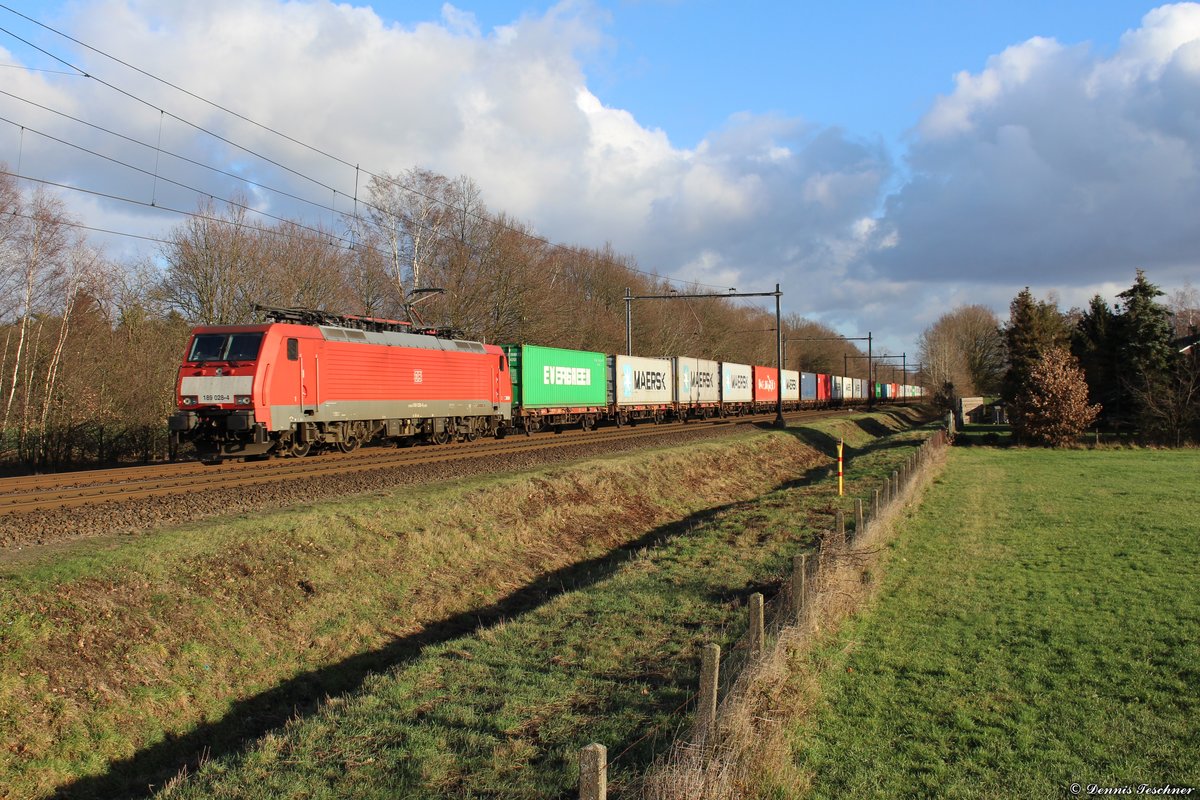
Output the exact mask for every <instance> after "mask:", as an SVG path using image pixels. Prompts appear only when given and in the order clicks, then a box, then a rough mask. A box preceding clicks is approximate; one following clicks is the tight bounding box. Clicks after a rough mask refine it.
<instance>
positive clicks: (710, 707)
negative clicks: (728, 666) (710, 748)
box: [696, 644, 721, 742]
mask: <svg viewBox="0 0 1200 800" xmlns="http://www.w3.org/2000/svg"><path fill="white" fill-rule="evenodd" d="M720 670H721V646H720V645H717V644H706V645H704V651H703V654H702V655H701V657H700V705H699V707H698V708H697V709H696V733H697V737H696V738H698V739H699V740H700V741H702V742H707V741H708V739H709V737H710V736H711V735H712V732H713V730H714V729H715V728H716V726H717V686H718V685H719V684H718V683H717V680H718V678H719V677H720Z"/></svg>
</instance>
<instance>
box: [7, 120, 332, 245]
mask: <svg viewBox="0 0 1200 800" xmlns="http://www.w3.org/2000/svg"><path fill="white" fill-rule="evenodd" d="M0 122H7V123H8V124H10V125H12V126H14V127H20V128H21V130H22V131H29V132H30V133H33V134H36V135H38V136H42V137H44V138H46V139H49V140H50V141H53V142H58V143H59V144H62V145H65V146H67V147H71V148H74V149H76V150H79V151H81V152H84V153H87V154H88V155H91V156H95V157H97V158H101V159H104V160H105V161H109V162H111V163H113V164H117V165H118V166H121V167H125V168H126V169H129V170H133V171H134V172H140V173H142V174H143V175H146V176H150V177H153V178H154V179H155V184H156V185H157V182H158V181H160V180H161V181H163V182H165V183H170V184H172V185H174V186H178V187H180V188H181V189H187V190H188V191H189V192H195V193H196V194H198V195H201V196H204V197H209V198H211V199H213V200H218V201H220V202H222V203H225V204H226V205H229V206H232V207H234V208H240V209H242V210H243V211H247V212H250V213H252V214H258V215H260V216H263V217H266V218H267V219H272V220H275V221H276V222H280V223H283V224H285V225H291V226H294V227H297V228H300V229H302V230H307V231H310V232H312V233H316V234H318V235H321V236H329V237H333V238H336V239H337V240H338V241H340V242H347V243H348V242H349V241H350V240H349V239H347V238H346V237H343V236H338V235H336V234H334V233H332V232H330V231H324V230H321V229H320V228H314V227H312V226H311V225H306V224H304V223H302V222H298V221H296V220H292V219H288V218H286V217H281V216H279V215H278V214H271V213H270V212H267V211H261V210H259V209H257V208H254V207H253V206H251V205H248V204H246V203H243V202H240V201H238V200H231V199H228V198H224V197H219V196H217V195H215V194H213V193H212V192H208V191H205V190H204V189H200V188H198V187H195V186H190V185H188V184H186V183H182V182H181V181H176V180H172V179H171V178H168V177H166V176H159V175H158V174H157V171H151V170H148V169H144V168H142V167H139V166H137V165H135V164H130V163H128V162H126V161H122V160H120V159H119V158H114V157H113V156H106V155H104V154H103V153H100V152H97V151H95V150H92V149H90V148H87V147H84V146H83V145H78V144H74V143H73V142H68V141H67V140H65V139H60V138H59V137H57V136H53V135H51V134H48V133H46V132H44V131H39V130H37V129H36V128H30V127H29V126H28V125H22V124H21V123H18V122H14V121H13V120H11V119H8V118H7V117H3V116H0ZM15 177H18V178H27V177H28V176H24V175H19V174H18V175H16V176H15ZM64 185H65V184H64ZM101 196H105V197H116V196H113V195H101ZM122 199H125V200H126V201H127V202H137V203H138V204H139V205H147V206H149V207H150V208H159V207H160V206H159V205H157V204H156V203H155V199H154V198H153V197H151V200H150V202H149V203H143V202H141V201H131V200H130V199H129V198H122ZM169 210H175V209H169ZM331 210H332V209H331ZM335 213H336V212H335Z"/></svg>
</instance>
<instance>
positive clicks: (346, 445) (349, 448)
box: [338, 436, 362, 453]
mask: <svg viewBox="0 0 1200 800" xmlns="http://www.w3.org/2000/svg"><path fill="white" fill-rule="evenodd" d="M360 444H362V440H361V439H359V438H358V437H357V436H351V437H349V438H347V439H346V440H345V441H342V442H338V450H341V451H342V452H343V453H353V452H354V451H355V450H357V449H358V446H359V445H360Z"/></svg>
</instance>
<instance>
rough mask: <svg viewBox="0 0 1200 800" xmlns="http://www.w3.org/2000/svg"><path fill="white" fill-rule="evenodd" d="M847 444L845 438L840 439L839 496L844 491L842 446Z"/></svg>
mask: <svg viewBox="0 0 1200 800" xmlns="http://www.w3.org/2000/svg"><path fill="white" fill-rule="evenodd" d="M845 446H846V440H845V439H838V497H841V496H842V494H843V492H842V448H843V447H845Z"/></svg>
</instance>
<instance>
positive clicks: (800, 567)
mask: <svg viewBox="0 0 1200 800" xmlns="http://www.w3.org/2000/svg"><path fill="white" fill-rule="evenodd" d="M807 571H808V553H804V554H802V555H798V556H792V614H793V615H794V616H795V618H796V621H797V622H799V621H800V615H801V614H802V613H803V612H804V580H805V578H806V577H807V576H806V575H805V573H806V572H807Z"/></svg>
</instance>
